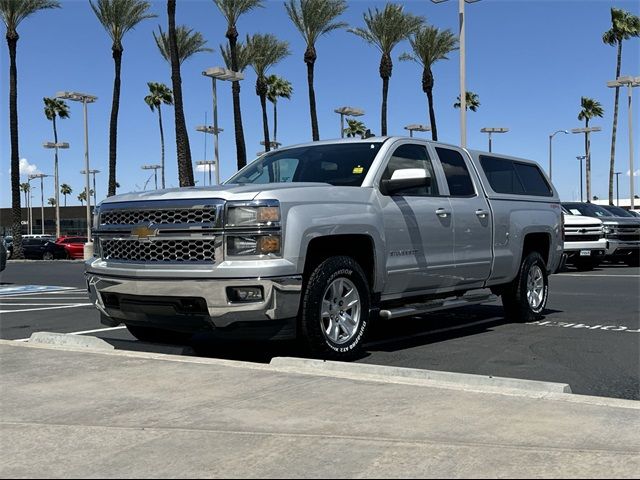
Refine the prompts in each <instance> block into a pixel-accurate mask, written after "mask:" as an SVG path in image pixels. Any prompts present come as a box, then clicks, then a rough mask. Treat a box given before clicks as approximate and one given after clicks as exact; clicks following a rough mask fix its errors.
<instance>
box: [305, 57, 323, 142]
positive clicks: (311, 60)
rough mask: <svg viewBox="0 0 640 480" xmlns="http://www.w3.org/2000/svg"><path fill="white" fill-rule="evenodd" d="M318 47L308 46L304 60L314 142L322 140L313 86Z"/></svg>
mask: <svg viewBox="0 0 640 480" xmlns="http://www.w3.org/2000/svg"><path fill="white" fill-rule="evenodd" d="M316 58H318V56H317V55H316V49H315V48H314V47H313V46H309V47H307V50H306V52H305V53H304V61H305V63H306V64H307V83H308V84H309V112H310V114H311V138H313V141H314V142H317V141H318V140H320V130H319V129H318V112H317V111H316V92H315V90H314V88H313V74H314V68H315V63H316Z"/></svg>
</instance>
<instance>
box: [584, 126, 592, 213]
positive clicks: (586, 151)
mask: <svg viewBox="0 0 640 480" xmlns="http://www.w3.org/2000/svg"><path fill="white" fill-rule="evenodd" d="M584 123H585V128H589V119H588V118H585V120H584ZM590 148H591V141H590V139H589V133H588V132H585V134H584V154H585V156H586V157H587V160H586V163H585V167H586V169H587V174H586V177H587V178H586V182H587V203H591V155H590V152H589V151H590Z"/></svg>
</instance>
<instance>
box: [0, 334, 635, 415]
mask: <svg viewBox="0 0 640 480" xmlns="http://www.w3.org/2000/svg"><path fill="white" fill-rule="evenodd" d="M34 335H35V334H34ZM67 336H70V337H73V336H74V335H68V334H67ZM78 337H80V336H79V335H78ZM82 338H87V337H84V336H82ZM0 345H10V346H13V347H19V348H20V347H21V348H35V349H47V350H62V351H67V352H76V353H92V354H99V355H113V356H117V357H128V358H137V359H143V360H160V361H164V362H178V363H192V364H198V365H215V366H218V367H229V368H248V369H251V370H262V371H265V372H281V373H290V374H298V375H317V376H325V377H331V378H344V379H349V380H354V381H370V382H379V383H396V384H404V385H414V386H417V387H430V388H441V389H446V390H461V391H471V392H477V393H492V394H498V395H507V396H515V397H526V398H537V399H541V400H544V399H547V400H556V401H563V402H570V403H577V404H583V405H597V406H603V407H611V408H624V409H632V410H638V411H640V402H638V401H634V400H624V399H620V398H607V397H593V396H588V395H575V394H572V393H556V392H545V391H541V390H538V391H533V390H523V389H517V388H506V387H497V386H489V385H487V386H483V385H475V386H470V385H467V384H465V383H454V382H451V381H449V382H444V381H439V380H434V379H427V378H425V377H424V374H423V376H422V378H419V377H417V376H416V377H413V378H412V377H411V374H409V375H407V376H404V377H403V376H397V375H396V376H390V375H380V374H377V375H375V374H373V372H371V371H370V372H369V373H366V374H365V373H360V372H357V373H355V370H357V369H358V366H363V367H370V366H369V365H361V364H344V365H347V368H338V367H335V370H333V371H332V370H328V369H323V368H309V367H308V366H303V365H302V364H301V363H299V362H298V361H299V360H301V361H302V363H304V362H305V361H307V362H319V363H336V364H338V365H343V364H340V362H322V361H314V360H306V359H290V360H287V359H286V358H285V357H276V358H274V359H273V360H272V364H270V365H266V364H259V363H251V362H241V361H236V360H226V359H219V358H206V357H185V356H179V355H167V354H161V353H153V352H136V351H131V350H114V349H92V348H90V347H82V346H79V345H78V344H76V345H61V344H57V345H56V344H52V343H28V342H16V341H14V340H0ZM110 346H111V345H110ZM291 360H293V361H291ZM296 363H297V365H295V364H296ZM278 364H280V366H278ZM285 365H289V366H285ZM353 365H356V367H355V369H353V371H350V370H351V367H349V366H353ZM373 367H376V366H375V365H374V366H373ZM381 368H390V369H395V367H381ZM403 370H409V371H412V370H415V369H403ZM415 371H417V372H424V371H422V370H415ZM437 373H441V374H443V375H450V374H449V373H447V372H437ZM460 375H464V374H460ZM468 376H471V377H473V375H468ZM452 378H453V377H452ZM507 380H509V379H507ZM556 385H558V384H556ZM560 385H562V384H560Z"/></svg>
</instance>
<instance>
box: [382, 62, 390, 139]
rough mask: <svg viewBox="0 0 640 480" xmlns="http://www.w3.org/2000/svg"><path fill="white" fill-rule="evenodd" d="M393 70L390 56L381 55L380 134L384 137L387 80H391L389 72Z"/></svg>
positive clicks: (387, 91)
mask: <svg viewBox="0 0 640 480" xmlns="http://www.w3.org/2000/svg"><path fill="white" fill-rule="evenodd" d="M392 69H393V63H392V61H391V56H390V55H388V54H386V53H385V54H383V55H382V59H381V60H380V77H381V78H382V113H381V132H380V134H381V135H382V136H383V137H384V136H386V135H387V96H388V95H389V79H390V78H391V71H392Z"/></svg>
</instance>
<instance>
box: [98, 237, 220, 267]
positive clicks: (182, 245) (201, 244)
mask: <svg viewBox="0 0 640 480" xmlns="http://www.w3.org/2000/svg"><path fill="white" fill-rule="evenodd" d="M100 248H101V256H102V258H104V259H105V260H125V261H132V262H214V261H215V246H214V239H213V238H211V239H198V240H153V241H150V242H144V241H140V240H129V239H122V240H121V239H101V240H100Z"/></svg>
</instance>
